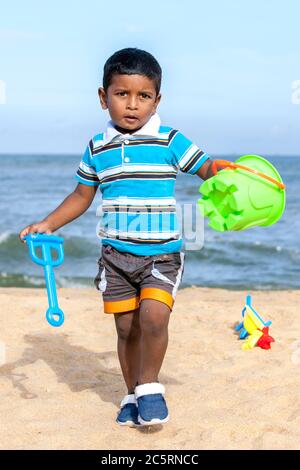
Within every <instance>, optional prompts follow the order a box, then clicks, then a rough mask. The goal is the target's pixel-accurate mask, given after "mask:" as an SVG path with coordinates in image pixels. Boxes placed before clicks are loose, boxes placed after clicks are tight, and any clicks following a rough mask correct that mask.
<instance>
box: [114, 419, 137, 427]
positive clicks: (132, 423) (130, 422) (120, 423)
mask: <svg viewBox="0 0 300 470" xmlns="http://www.w3.org/2000/svg"><path fill="white" fill-rule="evenodd" d="M116 423H117V424H118V425H119V426H129V427H131V428H136V427H138V426H140V423H134V422H133V421H125V423H124V422H122V421H118V420H116Z"/></svg>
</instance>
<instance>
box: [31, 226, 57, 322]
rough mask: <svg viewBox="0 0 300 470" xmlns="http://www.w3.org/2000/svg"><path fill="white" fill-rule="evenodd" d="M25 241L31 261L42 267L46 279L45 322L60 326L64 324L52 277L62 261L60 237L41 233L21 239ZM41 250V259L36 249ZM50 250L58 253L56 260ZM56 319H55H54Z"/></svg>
mask: <svg viewBox="0 0 300 470" xmlns="http://www.w3.org/2000/svg"><path fill="white" fill-rule="evenodd" d="M23 240H26V242H27V245H28V248H29V254H30V256H31V259H32V261H34V262H35V263H37V264H40V265H41V266H43V267H44V275H45V279H46V287H47V294H48V302H49V308H48V310H47V312H46V318H47V321H48V322H49V323H50V325H52V326H61V325H62V324H63V322H64V318H65V316H64V312H63V311H62V310H61V309H60V308H59V306H58V302H57V295H56V285H55V277H54V270H53V267H54V266H59V265H60V264H61V263H62V262H63V260H64V251H63V242H64V239H63V238H62V237H56V236H54V235H46V234H42V233H37V234H29V235H26V237H24V238H23ZM38 247H41V248H42V258H39V257H38V256H37V254H36V251H35V250H36V248H38ZM51 248H53V249H55V250H56V251H57V253H58V257H57V259H56V260H53V259H52V256H51ZM55 317H57V319H56V318H55Z"/></svg>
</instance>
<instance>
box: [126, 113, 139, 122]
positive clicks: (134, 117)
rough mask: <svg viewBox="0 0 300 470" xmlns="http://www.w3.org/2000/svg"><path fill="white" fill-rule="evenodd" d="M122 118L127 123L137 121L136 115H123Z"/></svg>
mask: <svg viewBox="0 0 300 470" xmlns="http://www.w3.org/2000/svg"><path fill="white" fill-rule="evenodd" d="M124 119H125V121H126V122H128V123H133V122H136V121H138V118H137V117H136V116H130V115H128V116H124Z"/></svg>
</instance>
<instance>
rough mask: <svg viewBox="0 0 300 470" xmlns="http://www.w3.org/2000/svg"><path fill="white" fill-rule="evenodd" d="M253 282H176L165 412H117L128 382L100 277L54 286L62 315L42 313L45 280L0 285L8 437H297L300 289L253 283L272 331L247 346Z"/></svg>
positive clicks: (161, 440)
mask: <svg viewBox="0 0 300 470" xmlns="http://www.w3.org/2000/svg"><path fill="white" fill-rule="evenodd" d="M245 295H246V292H243V291H234V292H233V291H226V290H221V289H204V288H198V287H197V288H196V287H190V288H187V289H183V290H180V291H179V292H178V296H177V300H176V303H175V308H174V310H173V313H172V318H171V321H170V340H169V347H168V351H167V355H166V358H165V361H164V364H163V368H162V370H161V374H160V381H161V382H162V383H163V384H164V385H165V386H166V391H167V392H166V399H167V402H168V406H169V411H170V421H169V423H167V424H166V425H164V426H163V427H160V426H157V427H152V428H143V429H132V428H127V427H119V426H118V425H117V424H115V417H116V413H117V410H118V405H119V402H120V400H121V399H122V397H123V395H124V393H125V392H126V390H125V387H124V384H123V379H122V375H121V371H120V369H119V365H118V359H117V354H116V333H115V330H114V321H113V318H112V317H111V316H109V315H105V314H104V313H103V307H102V300H101V297H99V293H98V292H97V291H96V290H94V289H67V288H62V289H58V298H59V304H60V307H61V308H62V309H63V311H64V312H65V317H66V318H65V323H64V324H63V326H62V327H60V328H53V327H51V326H50V325H48V323H47V322H46V319H45V311H46V309H47V296H46V292H45V290H44V289H25V288H24V289H21V288H1V289H0V305H1V335H0V359H1V366H0V390H1V402H0V423H1V424H0V448H1V449H109V450H115V449H120V450H121V449H171V450H177V449H299V448H300V394H299V390H300V322H299V318H300V314H299V307H298V306H299V303H300V291H275V292H271V291H260V292H258V291H256V292H252V298H253V305H254V307H255V308H256V310H257V311H258V312H259V313H260V314H261V315H262V316H263V318H264V319H265V320H269V319H270V320H272V321H273V325H272V326H271V329H270V333H271V335H272V336H274V338H275V340H276V342H275V343H273V344H272V349H271V350H270V351H265V350H262V349H260V348H258V347H256V348H255V349H253V350H251V351H243V350H242V349H241V343H242V341H241V340H239V339H238V336H237V334H236V333H235V332H234V329H233V328H234V325H235V324H236V323H237V322H239V321H240V317H241V310H242V308H243V305H244V303H245Z"/></svg>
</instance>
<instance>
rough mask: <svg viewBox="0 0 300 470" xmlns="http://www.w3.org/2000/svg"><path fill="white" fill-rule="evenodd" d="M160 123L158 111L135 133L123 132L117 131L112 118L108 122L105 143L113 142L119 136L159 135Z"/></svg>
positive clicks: (123, 137)
mask: <svg viewBox="0 0 300 470" xmlns="http://www.w3.org/2000/svg"><path fill="white" fill-rule="evenodd" d="M160 123H161V120H160V117H159V115H158V114H157V113H155V114H153V115H152V116H151V118H150V119H149V121H147V122H146V124H144V125H143V127H141V128H140V129H138V130H137V131H136V132H134V133H133V134H122V133H121V132H119V131H117V129H116V128H115V127H114V124H113V122H112V121H111V120H110V121H108V123H107V129H106V132H105V133H104V136H103V137H104V139H103V140H104V142H103V145H105V144H107V143H108V142H111V141H112V140H113V139H115V137H117V136H119V137H120V140H123V139H130V138H134V137H133V136H135V135H141V134H142V135H145V136H150V137H158V136H159V127H160Z"/></svg>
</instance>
